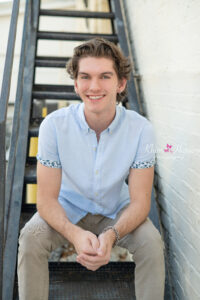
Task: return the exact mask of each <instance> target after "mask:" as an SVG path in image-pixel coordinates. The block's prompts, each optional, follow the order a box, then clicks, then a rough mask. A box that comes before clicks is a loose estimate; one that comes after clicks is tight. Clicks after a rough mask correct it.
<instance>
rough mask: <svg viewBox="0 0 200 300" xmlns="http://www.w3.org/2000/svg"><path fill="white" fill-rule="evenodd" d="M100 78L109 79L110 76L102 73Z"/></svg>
mask: <svg viewBox="0 0 200 300" xmlns="http://www.w3.org/2000/svg"><path fill="white" fill-rule="evenodd" d="M102 78H103V79H110V76H108V75H103V76H102Z"/></svg>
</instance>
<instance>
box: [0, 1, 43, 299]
mask: <svg viewBox="0 0 200 300" xmlns="http://www.w3.org/2000/svg"><path fill="white" fill-rule="evenodd" d="M31 4H32V10H31ZM39 8H40V1H39V0H34V1H32V0H27V6H26V9H28V14H29V18H28V20H29V21H28V23H27V24H25V26H27V32H28V36H27V52H26V59H25V66H24V74H23V91H22V101H21V105H20V122H19V135H18V140H17V146H16V157H17V160H16V164H15V168H14V175H13V186H12V191H11V198H10V209H9V218H8V230H7V238H6V243H5V255H4V273H3V299H6V300H12V299H13V287H14V279H15V268H16V257H17V247H18V233H19V220H20V214H21V201H22V191H23V183H24V169H25V160H26V151H27V137H28V127H29V117H30V116H29V113H27V112H30V108H31V100H32V94H31V90H32V86H33V78H34V59H35V51H36V38H37V37H36V36H37V24H38V16H39ZM30 16H31V17H32V18H34V19H33V20H32V18H31V17H30Z"/></svg>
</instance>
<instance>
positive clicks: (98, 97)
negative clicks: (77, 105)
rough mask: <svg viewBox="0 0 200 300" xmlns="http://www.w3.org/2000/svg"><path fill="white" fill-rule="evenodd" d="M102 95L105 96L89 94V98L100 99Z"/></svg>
mask: <svg viewBox="0 0 200 300" xmlns="http://www.w3.org/2000/svg"><path fill="white" fill-rule="evenodd" d="M102 97H103V96H89V98H90V99H92V100H96V99H100V98H102Z"/></svg>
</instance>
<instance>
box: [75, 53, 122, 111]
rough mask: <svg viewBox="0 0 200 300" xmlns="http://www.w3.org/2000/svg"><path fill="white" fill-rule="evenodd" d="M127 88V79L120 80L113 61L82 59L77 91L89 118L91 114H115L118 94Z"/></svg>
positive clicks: (76, 83)
mask: <svg viewBox="0 0 200 300" xmlns="http://www.w3.org/2000/svg"><path fill="white" fill-rule="evenodd" d="M125 86H126V79H122V80H119V79H118V77H117V74H116V71H115V69H114V67H113V61H112V60H111V59H109V58H105V57H84V58H81V59H80V61H79V69H78V75H77V78H76V79H75V91H76V92H77V93H78V94H79V96H80V97H81V99H82V100H83V102H84V104H85V115H86V116H87V117H89V116H90V115H91V114H97V115H99V114H101V115H102V114H112V115H113V113H114V114H115V109H116V98H117V93H121V92H122V91H123V90H124V88H125Z"/></svg>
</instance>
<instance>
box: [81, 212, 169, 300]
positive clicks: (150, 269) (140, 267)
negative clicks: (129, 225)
mask: <svg viewBox="0 0 200 300" xmlns="http://www.w3.org/2000/svg"><path fill="white" fill-rule="evenodd" d="M125 208H126V207H125ZM125 208H123V209H122V210H121V211H120V212H119V213H118V215H117V217H116V219H115V220H112V219H110V218H106V217H102V216H100V215H97V216H90V219H89V223H90V224H91V225H90V227H91V231H95V233H97V234H100V233H101V232H102V230H103V229H104V228H105V227H107V226H109V225H114V224H115V223H116V222H117V220H118V219H119V217H120V216H121V214H122V213H123V211H124V209H125ZM87 221H88V220H87ZM92 224H93V225H92ZM89 230H90V228H89ZM119 246H120V247H122V248H126V249H128V250H129V252H130V253H131V254H132V257H133V260H134V262H135V264H136V268H135V292H136V299H137V300H163V299H164V286H165V264H164V243H163V241H162V239H161V236H160V233H159V232H158V230H157V229H156V228H155V226H154V225H153V224H152V222H151V220H150V219H149V218H147V219H146V221H145V222H144V223H143V224H141V225H140V226H139V227H138V228H136V229H135V230H134V231H133V232H131V233H129V234H128V235H126V236H125V237H123V238H122V239H121V240H120V242H119Z"/></svg>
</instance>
